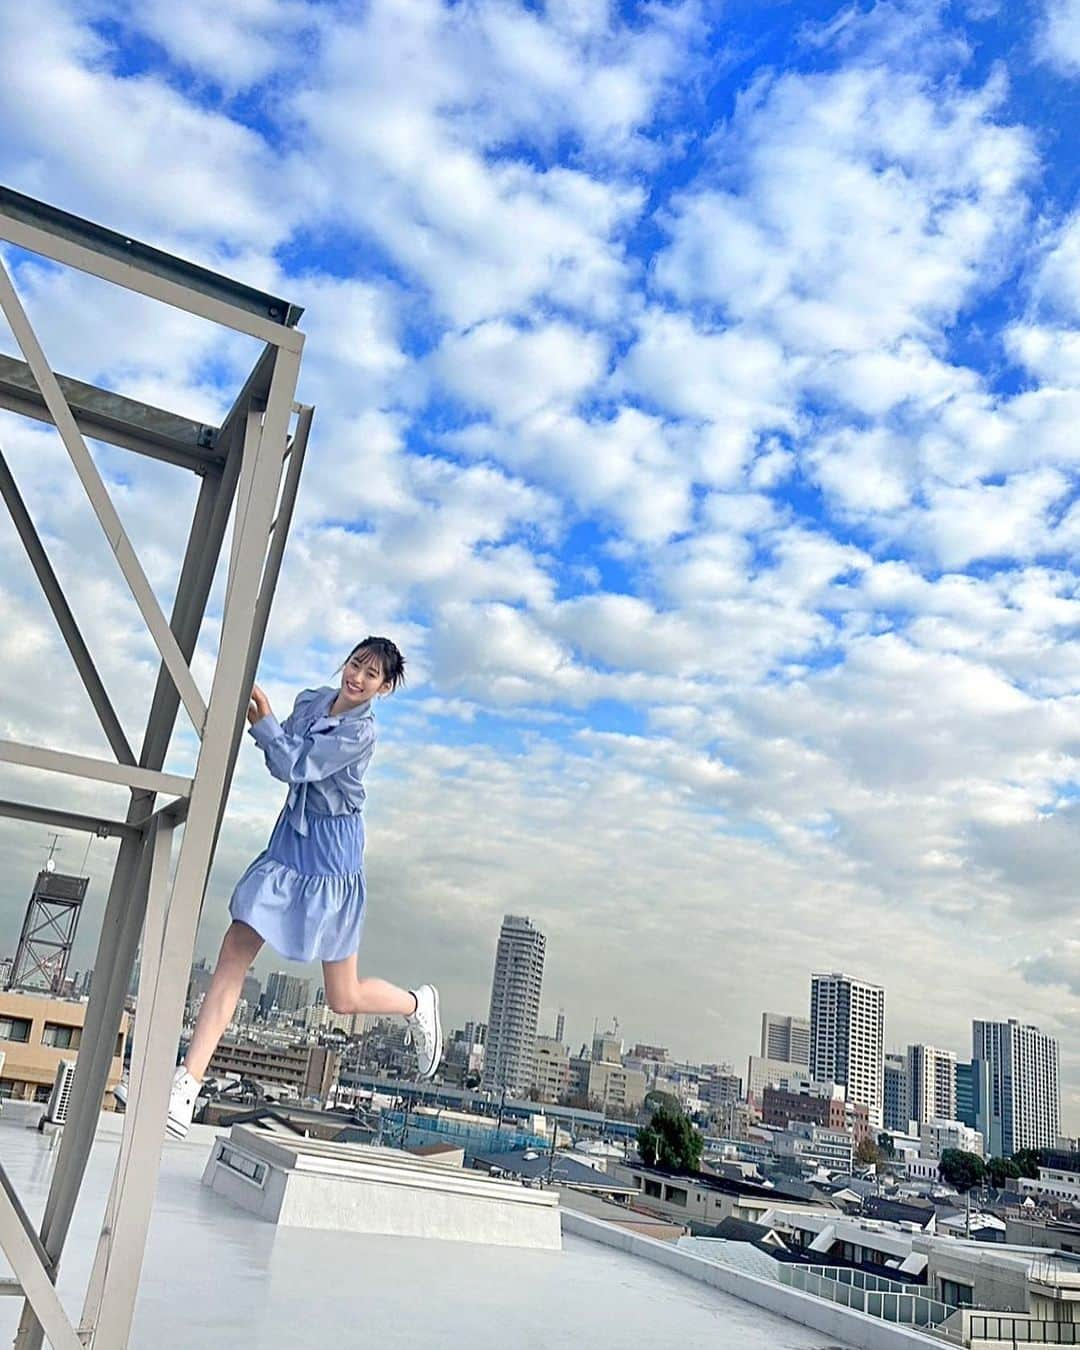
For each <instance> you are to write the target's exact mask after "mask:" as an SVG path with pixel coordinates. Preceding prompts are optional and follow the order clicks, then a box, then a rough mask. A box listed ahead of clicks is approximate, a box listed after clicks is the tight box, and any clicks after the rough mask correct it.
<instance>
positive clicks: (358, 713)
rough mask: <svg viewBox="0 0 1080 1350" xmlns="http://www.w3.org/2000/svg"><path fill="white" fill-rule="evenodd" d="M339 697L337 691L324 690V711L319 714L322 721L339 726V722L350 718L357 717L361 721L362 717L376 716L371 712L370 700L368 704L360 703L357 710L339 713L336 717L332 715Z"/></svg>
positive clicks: (351, 709) (331, 689)
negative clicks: (335, 701)
mask: <svg viewBox="0 0 1080 1350" xmlns="http://www.w3.org/2000/svg"><path fill="white" fill-rule="evenodd" d="M337 696H338V691H337V690H336V689H333V688H330V689H324V690H323V702H322V711H321V712H320V713H319V714H318V718H319V720H320V721H322V722H329V723H330V724H331V725H332V726H337V724H338V723H339V722H345V721H348V720H349V719H350V718H354V717H355V718H357V719H359V718H361V717H374V716H375V714H374V713H373V712H372V711H371V703H372V700H371V699H368V700H367V702H366V703H358V704H357V705H356V707H355V708H350V709H349V711H348V712H343V713H338V714H336V715H334V714H331V712H330V709H331V708H332V707H333V706H334V699H336V698H337Z"/></svg>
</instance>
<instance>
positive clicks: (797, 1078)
mask: <svg viewBox="0 0 1080 1350" xmlns="http://www.w3.org/2000/svg"><path fill="white" fill-rule="evenodd" d="M809 1082H810V1070H809V1069H808V1068H807V1067H806V1065H805V1064H799V1063H797V1062H795V1061H793V1060H787V1059H766V1058H765V1057H764V1056H762V1055H751V1056H750V1059H749V1062H748V1064H747V1067H746V1100H747V1101H748V1102H752V1103H753V1104H754V1105H755V1106H760V1105H761V1099H762V1094H763V1093H764V1091H765V1089H766V1088H767V1087H774V1088H785V1089H787V1090H788V1091H792V1092H798V1091H799V1089H800V1088H801V1087H802V1086H803V1085H804V1084H806V1083H809Z"/></svg>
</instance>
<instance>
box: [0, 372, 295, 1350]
mask: <svg viewBox="0 0 1080 1350" xmlns="http://www.w3.org/2000/svg"><path fill="white" fill-rule="evenodd" d="M274 351H275V349H274V348H273V347H267V348H265V349H264V350H263V352H262V354H261V355H260V357H259V359H258V360H257V361H256V363H255V366H254V369H253V370H252V372H251V374H250V375H249V376H248V378H247V380H246V381H245V383H244V387H243V389H242V390H241V392H240V394H239V395H238V397H237V399H236V401H235V402H234V404H233V406H232V408H231V410H230V412H229V415H228V416H227V417H226V418H225V420H224V422H223V423H222V427H221V432H220V435H219V440H218V446H219V449H220V451H221V453H222V454H223V455H224V456H225V457H226V458H225V464H224V468H223V471H222V474H221V477H220V478H211V477H206V478H204V479H203V483H202V488H201V490H200V492H199V497H198V500H197V502H196V504H195V512H194V515H193V517H192V522H191V529H190V531H189V534H188V542H187V547H186V549H185V551H184V560H183V563H182V565H181V568H180V577H179V580H178V582H177V587H176V595H175V598H174V601H173V612H172V617H171V627H172V630H173V632H174V633H175V635H176V640H177V642H178V643H179V645H180V650H181V651H182V652H183V654H184V658H185V660H190V659H191V656H192V653H193V652H194V650H195V644H196V642H197V641H198V636H199V629H200V628H201V626H202V622H203V618H204V616H205V613H206V605H207V601H208V599H209V596H210V590H211V587H212V586H213V581H214V573H215V571H216V568H217V563H218V560H219V558H220V557H221V551H222V545H223V543H224V540H225V534H226V531H227V529H228V523H229V516H230V512H231V508H232V503H233V499H234V497H235V493H236V484H237V480H238V478H239V473H240V459H241V450H240V447H241V445H242V440H241V439H240V436H239V428H240V427H241V426H242V425H243V421H244V413H245V411H246V407H247V404H248V402H249V401H250V399H251V398H253V397H256V396H265V393H266V390H267V389H268V388H269V384H270V379H271V376H272V374H273V356H274ZM179 706H180V696H179V694H178V693H177V690H176V685H175V684H174V683H173V681H172V680H171V679H170V677H169V673H168V670H167V669H166V668H165V666H164V665H162V666H161V667H160V668H159V670H158V678H157V684H156V686H155V688H154V695H153V698H152V700H151V705H150V712H149V715H148V717H147V722H146V731H145V734H144V736H143V743H142V750H141V752H140V755H139V762H140V764H141V765H143V766H144V767H147V768H151V769H158V768H160V767H161V765H162V764H163V763H164V760H165V755H166V752H167V751H168V747H169V742H170V739H171V737H172V732H173V728H174V726H175V723H176V715H177V712H178V710H179ZM153 803H154V794H153V793H151V792H146V791H144V790H141V789H140V790H139V791H136V792H133V793H132V799H131V805H130V807H129V810H128V821H129V822H131V823H134V822H136V821H142V822H144V823H145V821H146V819H147V817H148V815H149V814H150V813H151V812H152V811H153ZM142 843H143V837H142V835H141V834H140V835H139V836H138V838H137V839H129V840H125V841H124V843H122V844H121V848H120V854H119V856H118V858H117V861H116V865H115V868H114V873H113V883H112V886H111V888H110V891H109V898H108V904H107V907H106V911H105V918H104V921H103V923H102V929H101V935H100V939H99V943H98V950H97V955H96V957H95V961H94V972H95V979H94V985H93V988H92V989H91V991H90V1003H89V1006H88V1007H87V1010H86V1025H85V1027H84V1029H83V1036H82V1044H81V1046H80V1051H81V1053H80V1055H79V1058H78V1060H77V1061H76V1067H75V1078H74V1080H73V1082H72V1089H71V1099H70V1103H69V1105H68V1119H67V1125H66V1126H65V1129H64V1134H63V1137H62V1139H61V1144H60V1154H59V1157H58V1158H57V1162H56V1168H55V1170H54V1172H53V1179H52V1183H51V1185H50V1188H49V1195H48V1199H47V1201H46V1205H45V1215H44V1218H43V1220H42V1226H41V1236H42V1241H43V1242H44V1244H45V1247H46V1250H47V1251H48V1252H49V1254H50V1256H51V1257H52V1259H53V1261H54V1262H57V1263H58V1262H59V1259H60V1255H61V1253H62V1252H63V1248H64V1243H65V1241H66V1238H67V1233H68V1229H69V1228H70V1225H71V1218H72V1214H73V1212H74V1208H75V1201H76V1199H77V1198H78V1194H79V1190H80V1187H81V1185H82V1178H83V1174H84V1172H85V1170H86V1163H87V1159H88V1157H89V1154H90V1146H91V1144H92V1142H93V1137H94V1129H95V1126H96V1122H97V1116H98V1112H99V1110H100V1108H101V1100H102V1096H103V1094H104V1092H105V1086H106V1083H107V1081H108V1073H109V1066H110V1063H111V1051H110V1054H109V1055H107V1054H106V1053H105V1052H106V1051H107V1050H109V1048H110V1047H112V1046H114V1045H115V1044H116V1037H117V1035H118V1033H119V1030H120V1019H121V1017H122V1015H123V1008H124V1000H125V998H126V996H127V992H128V987H129V984H130V981H131V974H132V970H133V969H134V964H135V953H136V951H137V949H138V943H139V933H140V931H141V928H142V923H143V917H144V911H145V904H146V894H147V883H146V881H145V880H144V878H143V876H141V875H140V876H139V877H138V878H137V879H136V869H137V868H138V867H139V859H140V852H141V849H142ZM133 880H134V881H135V884H134V885H133V884H132V883H133ZM91 1047H98V1048H99V1050H98V1053H97V1054H96V1057H95V1058H94V1059H93V1061H92V1062H91V1058H90V1054H89V1053H88V1051H89V1050H90V1048H91ZM15 1345H16V1347H17V1350H41V1345H42V1329H41V1326H40V1324H39V1323H38V1321H37V1318H36V1317H35V1316H34V1313H33V1310H32V1309H31V1308H30V1307H28V1306H27V1307H24V1309H23V1314H22V1319H21V1321H20V1323H19V1333H18V1336H17V1337H16V1341H15Z"/></svg>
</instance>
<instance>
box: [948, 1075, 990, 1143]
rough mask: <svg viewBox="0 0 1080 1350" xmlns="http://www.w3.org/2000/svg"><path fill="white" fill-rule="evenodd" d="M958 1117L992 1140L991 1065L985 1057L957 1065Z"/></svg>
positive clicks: (985, 1139) (986, 1139)
mask: <svg viewBox="0 0 1080 1350" xmlns="http://www.w3.org/2000/svg"><path fill="white" fill-rule="evenodd" d="M956 1119H957V1120H959V1121H962V1122H963V1123H964V1124H965V1125H966V1126H967V1127H968V1128H969V1129H972V1130H978V1131H979V1133H980V1134H981V1135H982V1137H983V1141H984V1143H986V1144H989V1140H990V1133H991V1131H990V1065H989V1064H988V1063H987V1062H986V1060H985V1059H975V1060H968V1061H967V1062H966V1063H961V1064H957V1066H956Z"/></svg>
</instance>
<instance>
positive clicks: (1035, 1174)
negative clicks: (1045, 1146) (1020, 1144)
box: [1012, 1148, 1040, 1181]
mask: <svg viewBox="0 0 1080 1350" xmlns="http://www.w3.org/2000/svg"><path fill="white" fill-rule="evenodd" d="M1012 1160H1013V1162H1014V1163H1015V1164H1016V1165H1017V1167H1018V1168H1019V1169H1020V1175H1021V1176H1022V1177H1029V1178H1031V1179H1032V1180H1034V1181H1037V1180H1038V1178H1039V1166H1040V1161H1039V1150H1038V1149H1037V1148H1018V1149H1017V1150H1016V1152H1015V1153H1014V1154H1013V1155H1012Z"/></svg>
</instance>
